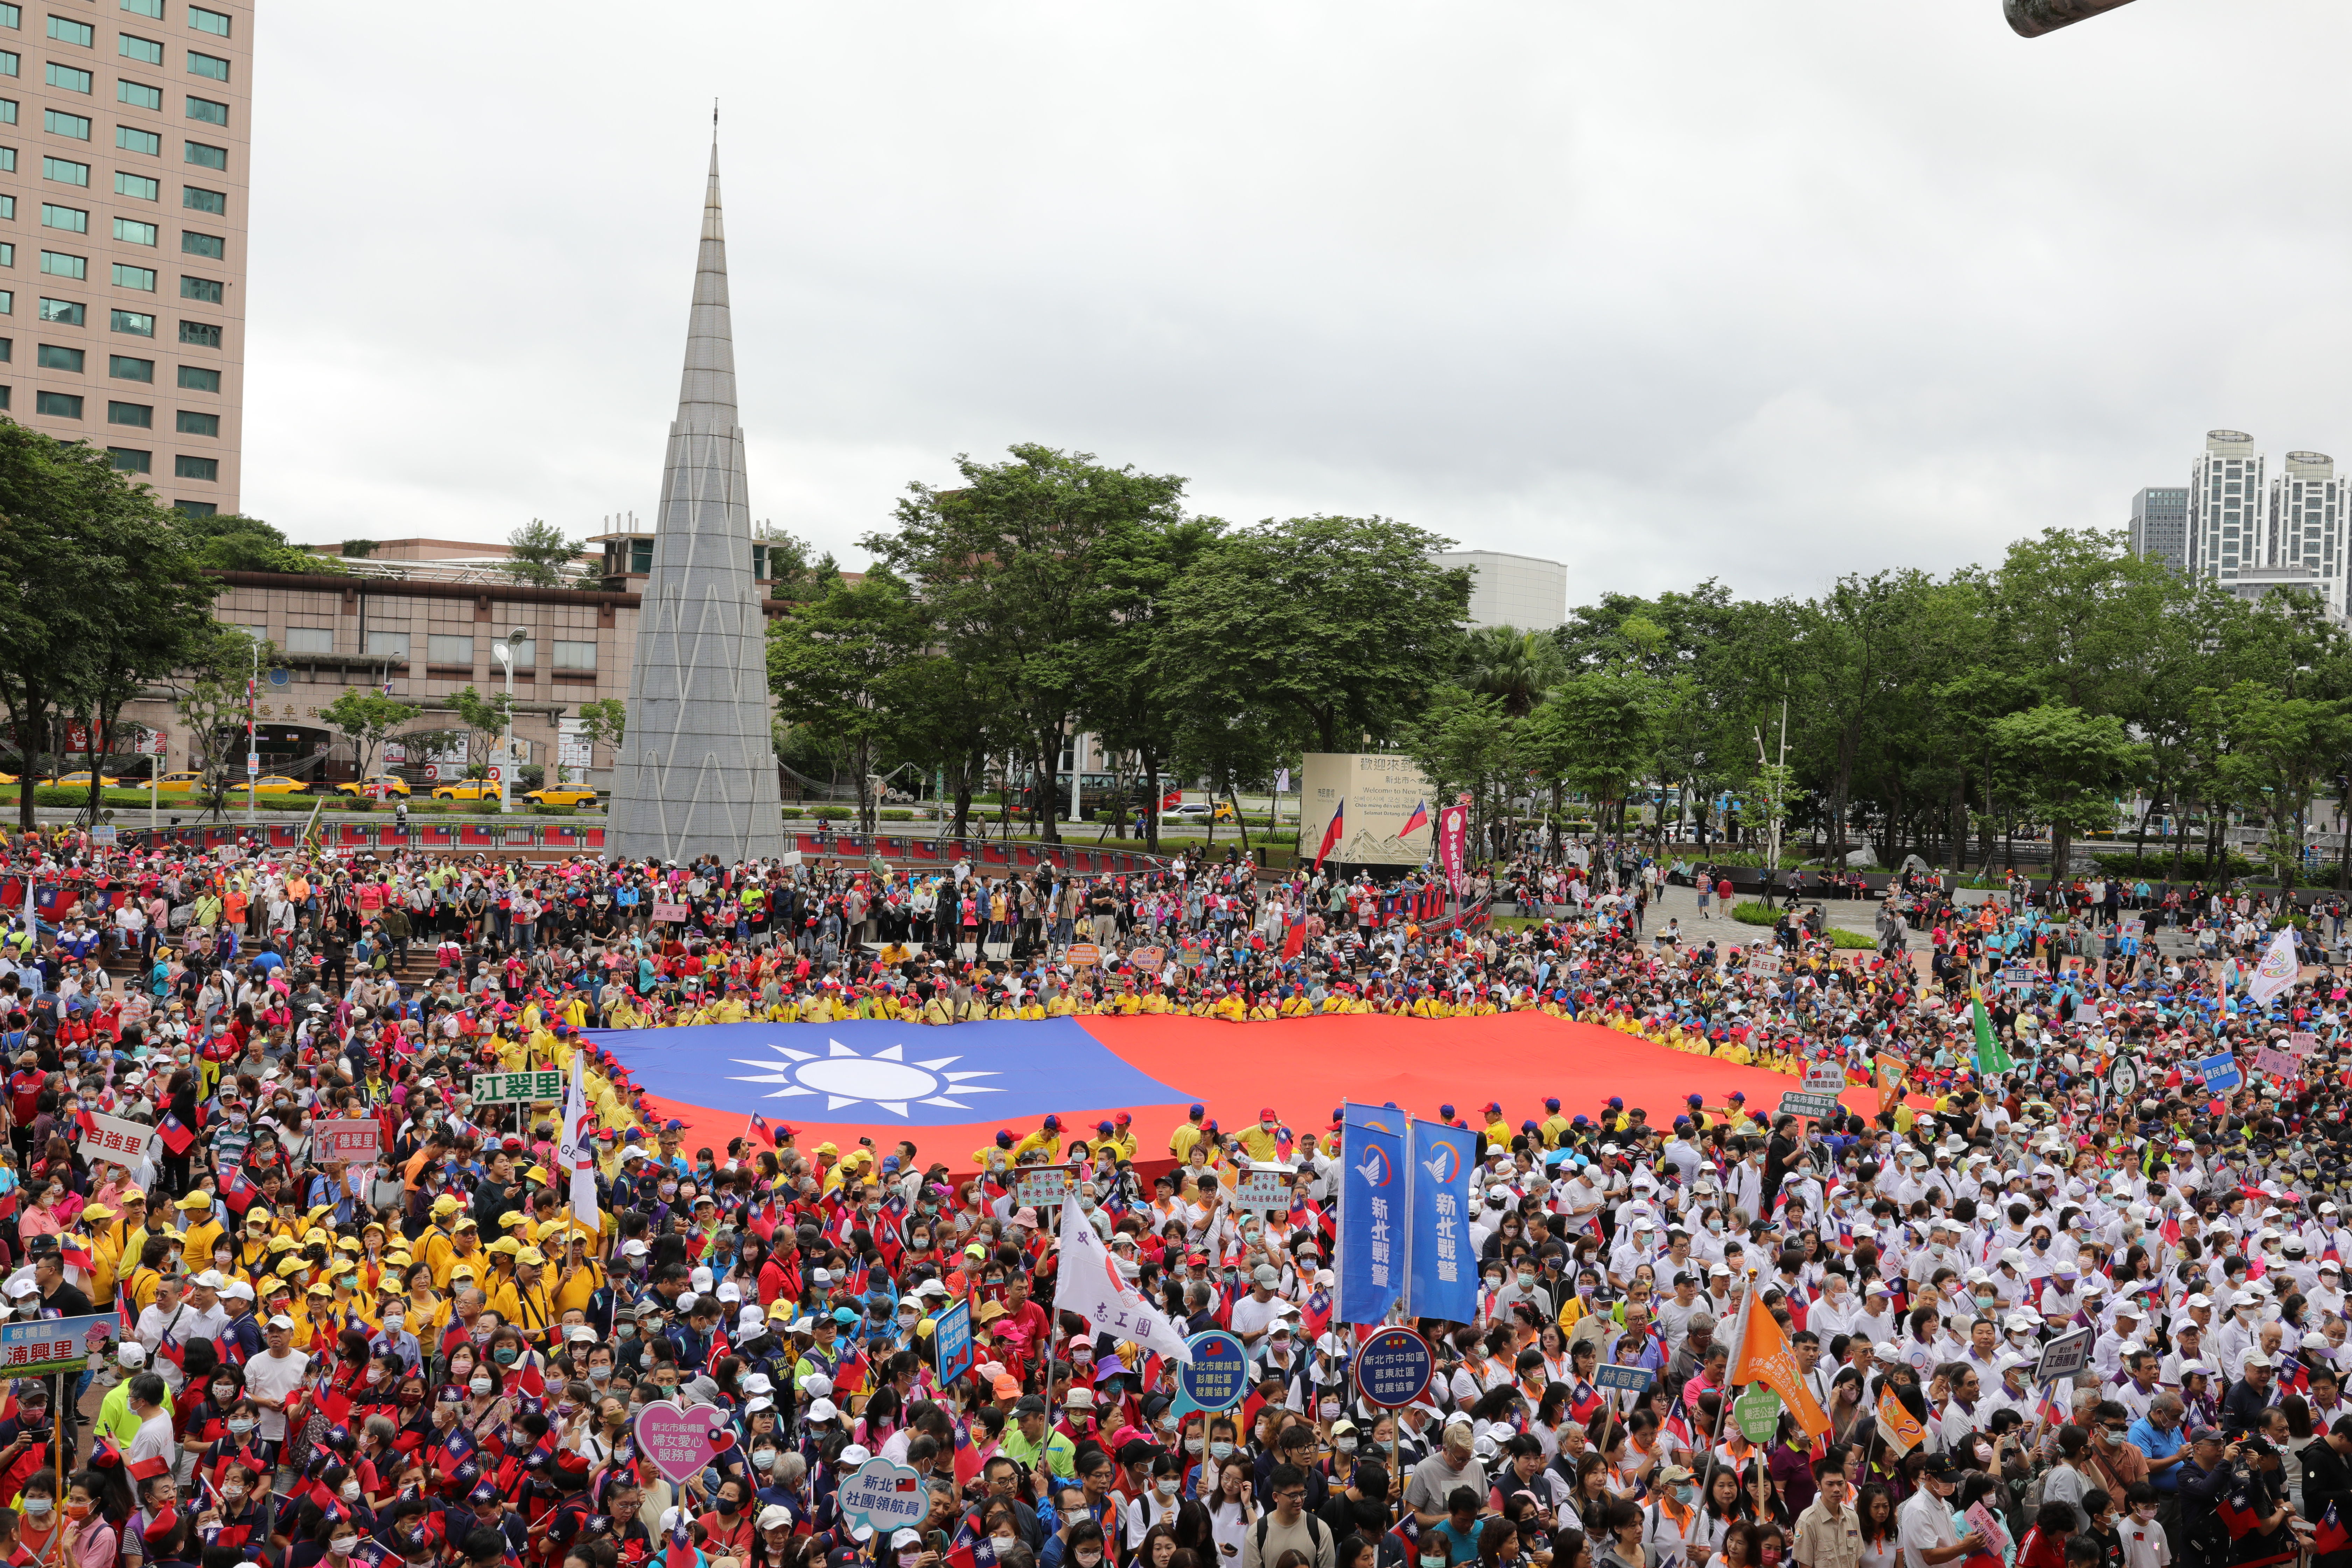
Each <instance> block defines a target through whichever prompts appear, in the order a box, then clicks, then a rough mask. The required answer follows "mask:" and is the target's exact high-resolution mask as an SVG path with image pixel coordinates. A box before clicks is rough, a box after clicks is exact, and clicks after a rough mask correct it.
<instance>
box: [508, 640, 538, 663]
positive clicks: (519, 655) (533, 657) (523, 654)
mask: <svg viewBox="0 0 2352 1568" xmlns="http://www.w3.org/2000/svg"><path fill="white" fill-rule="evenodd" d="M514 667H515V668H517V669H535V668H538V667H539V639H538V638H537V637H525V638H523V639H522V641H521V642H520V643H518V644H515V645H514Z"/></svg>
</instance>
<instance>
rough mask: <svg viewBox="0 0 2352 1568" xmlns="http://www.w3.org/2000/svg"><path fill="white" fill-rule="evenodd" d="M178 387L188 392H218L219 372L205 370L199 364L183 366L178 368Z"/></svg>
mask: <svg viewBox="0 0 2352 1568" xmlns="http://www.w3.org/2000/svg"><path fill="white" fill-rule="evenodd" d="M180 385H181V386H182V388H184V390H186V391H189V392H218V391H219V390H220V372H218V371H216V370H206V369H205V367H204V366H202V365H200V364H184V365H182V366H181V367H180Z"/></svg>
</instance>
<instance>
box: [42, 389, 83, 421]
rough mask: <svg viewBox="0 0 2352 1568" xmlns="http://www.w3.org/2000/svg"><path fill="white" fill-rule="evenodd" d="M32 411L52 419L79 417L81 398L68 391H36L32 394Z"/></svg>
mask: <svg viewBox="0 0 2352 1568" xmlns="http://www.w3.org/2000/svg"><path fill="white" fill-rule="evenodd" d="M33 412H34V413H36V414H46V415H47V416H49V417H50V418H52V419H79V418H80V417H81V399H80V398H79V397H77V396H75V395H73V394H72V393H70V392H37V393H35V394H34V395H33Z"/></svg>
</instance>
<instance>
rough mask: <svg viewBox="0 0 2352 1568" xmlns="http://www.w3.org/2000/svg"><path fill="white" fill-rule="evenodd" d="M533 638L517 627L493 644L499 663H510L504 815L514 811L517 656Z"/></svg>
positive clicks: (503, 740) (502, 754)
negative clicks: (515, 680)
mask: <svg viewBox="0 0 2352 1568" xmlns="http://www.w3.org/2000/svg"><path fill="white" fill-rule="evenodd" d="M529 641H530V630H529V629H528V628H526V627H523V626H517V627H515V629H514V630H512V631H510V632H509V633H508V634H507V635H506V637H505V638H504V639H503V640H501V641H499V642H494V643H492V644H491V645H490V651H491V652H492V653H495V654H497V655H498V656H499V663H500V664H502V665H504V666H506V670H507V727H506V732H505V733H504V734H503V735H501V736H500V737H499V816H507V815H508V814H509V813H510V812H512V811H513V810H514V677H515V659H516V658H518V657H519V656H520V654H521V652H522V645H523V644H524V643H526V642H529Z"/></svg>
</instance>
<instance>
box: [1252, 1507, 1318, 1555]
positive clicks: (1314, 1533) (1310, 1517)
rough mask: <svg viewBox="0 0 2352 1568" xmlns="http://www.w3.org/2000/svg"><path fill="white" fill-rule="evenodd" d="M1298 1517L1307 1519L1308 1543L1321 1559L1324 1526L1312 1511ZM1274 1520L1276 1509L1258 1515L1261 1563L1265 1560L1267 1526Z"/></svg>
mask: <svg viewBox="0 0 2352 1568" xmlns="http://www.w3.org/2000/svg"><path fill="white" fill-rule="evenodd" d="M1298 1517H1299V1518H1301V1519H1303V1520H1305V1521H1307V1545H1309V1546H1311V1547H1313V1548H1314V1549H1315V1556H1316V1558H1317V1560H1318V1561H1320V1560H1321V1558H1322V1556H1323V1526H1322V1525H1321V1523H1320V1522H1318V1521H1317V1519H1316V1517H1315V1515H1314V1514H1312V1513H1302V1514H1300V1515H1299V1516H1298ZM1273 1522H1274V1511H1273V1510H1271V1509H1269V1510H1266V1511H1265V1512H1264V1513H1262V1514H1260V1515H1258V1516H1257V1560H1258V1562H1259V1563H1265V1530H1266V1526H1268V1525H1270V1524H1272V1523H1273Z"/></svg>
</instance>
